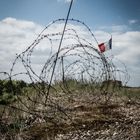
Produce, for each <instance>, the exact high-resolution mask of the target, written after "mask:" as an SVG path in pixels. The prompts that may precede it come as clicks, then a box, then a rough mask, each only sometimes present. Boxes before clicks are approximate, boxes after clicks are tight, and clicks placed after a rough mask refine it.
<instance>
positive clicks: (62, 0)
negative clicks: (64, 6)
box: [57, 0, 74, 3]
mask: <svg viewBox="0 0 140 140" xmlns="http://www.w3.org/2000/svg"><path fill="white" fill-rule="evenodd" d="M57 1H58V2H65V3H70V2H71V0H57ZM73 1H74V0H73Z"/></svg>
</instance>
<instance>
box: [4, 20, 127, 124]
mask: <svg viewBox="0 0 140 140" xmlns="http://www.w3.org/2000/svg"><path fill="white" fill-rule="evenodd" d="M65 20H66V19H58V20H55V21H53V22H52V23H50V24H49V25H48V26H46V27H45V29H44V30H43V31H42V32H41V33H40V34H39V35H38V37H37V38H36V39H35V40H34V42H33V43H32V44H31V45H30V46H28V47H27V49H26V50H25V51H23V52H22V53H20V54H18V55H17V56H16V58H15V60H14V62H13V65H12V67H11V70H10V73H7V72H1V74H4V75H7V78H8V79H9V80H11V81H12V80H13V79H15V78H16V77H18V76H23V77H24V79H26V80H27V82H29V83H32V88H33V89H34V92H33V93H31V91H26V93H24V94H25V96H24V97H23V96H21V95H20V96H19V95H16V97H17V102H19V104H18V105H17V103H16V104H12V105H8V106H7V107H10V108H12V109H14V110H18V111H20V112H24V113H27V114H31V115H33V116H35V117H38V118H43V120H45V121H46V122H47V121H48V120H52V117H53V119H55V120H56V121H58V120H59V118H58V117H60V116H61V117H62V118H63V117H64V116H65V117H66V116H67V117H68V118H69V116H68V114H67V113H66V112H65V107H64V105H66V104H65V103H63V104H64V105H62V102H61V101H60V102H59V99H58V98H57V99H56V98H55V97H58V96H62V95H63V93H67V94H76V93H77V87H79V89H80V92H90V93H92V92H94V91H95V89H98V90H99V91H106V92H108V89H109V90H110V88H108V87H109V84H110V81H112V82H114V81H121V82H122V83H123V84H124V85H125V84H126V83H127V82H128V73H127V70H126V68H125V65H123V64H122V66H123V67H124V69H123V70H120V69H118V68H117V67H116V66H115V65H114V63H113V61H114V60H113V58H110V57H107V56H105V54H104V53H101V52H100V51H99V50H98V48H96V46H95V45H96V40H95V39H96V38H95V36H94V34H93V33H92V31H91V29H90V28H89V27H88V26H87V25H86V24H85V23H83V22H81V21H79V20H76V19H68V22H69V24H68V25H67V29H66V30H65V32H64V38H63V43H62V46H61V48H60V50H59V51H58V49H57V48H58V43H59V42H60V38H61V36H62V31H61V30H60V31H54V30H52V29H53V28H55V27H56V26H60V27H61V25H63V22H65ZM74 24H76V25H77V24H78V25H80V26H77V27H78V28H80V27H82V28H84V32H83V33H82V32H81V31H79V30H77V28H75V26H74ZM44 46H46V47H44ZM40 50H41V52H42V54H43V55H42V56H43V57H42V58H41V57H40V56H39V55H37V53H38V51H40ZM35 55H37V56H38V61H39V62H38V63H39V65H38V67H37V68H36V67H35V66H34V57H35ZM19 63H20V64H21V67H22V70H21V71H20V72H19V71H18V72H17V68H16V65H17V64H19ZM54 65H55V68H54ZM41 66H42V67H41ZM105 82H106V83H107V84H103V83H105ZM115 84H118V83H117V82H115ZM86 87H87V88H86ZM114 87H115V85H114V86H113V88H114ZM11 88H12V82H11ZM86 89H88V90H86ZM85 90H86V91H85ZM112 90H113V89H112ZM12 92H14V90H12ZM59 113H60V114H59ZM58 114H59V115H58ZM25 116H26V115H25ZM65 117H64V118H65ZM70 120H71V118H70ZM53 121H54V120H53Z"/></svg>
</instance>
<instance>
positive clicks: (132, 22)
mask: <svg viewBox="0 0 140 140" xmlns="http://www.w3.org/2000/svg"><path fill="white" fill-rule="evenodd" d="M137 22H138V20H136V19H131V20H129V21H128V23H129V24H135V23H137Z"/></svg>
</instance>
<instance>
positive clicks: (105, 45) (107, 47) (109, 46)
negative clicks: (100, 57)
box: [98, 38, 112, 53]
mask: <svg viewBox="0 0 140 140" xmlns="http://www.w3.org/2000/svg"><path fill="white" fill-rule="evenodd" d="M98 47H99V49H100V52H101V53H103V52H105V51H107V50H110V49H112V38H111V39H110V40H109V41H108V42H105V43H101V44H99V45H98Z"/></svg>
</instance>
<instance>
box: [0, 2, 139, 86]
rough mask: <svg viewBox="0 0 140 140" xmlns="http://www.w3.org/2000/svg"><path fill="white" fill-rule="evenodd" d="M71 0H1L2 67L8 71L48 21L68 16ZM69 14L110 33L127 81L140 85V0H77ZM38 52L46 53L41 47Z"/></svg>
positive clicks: (95, 30)
mask: <svg viewBox="0 0 140 140" xmlns="http://www.w3.org/2000/svg"><path fill="white" fill-rule="evenodd" d="M69 1H70V0H0V71H7V72H8V71H9V70H10V68H11V65H12V64H11V63H12V62H13V60H14V58H15V56H16V53H20V52H22V51H23V50H25V49H26V48H27V47H28V46H29V45H30V44H31V43H32V42H33V40H34V39H35V38H36V37H37V35H38V34H39V33H40V32H41V30H42V29H43V28H44V27H45V26H46V25H47V24H49V23H50V22H51V21H52V20H55V19H58V18H65V17H66V14H67V10H68V7H69ZM70 18H75V19H79V20H81V21H83V22H85V23H86V24H87V25H88V26H89V27H90V28H91V30H92V31H93V32H94V33H95V34H102V35H103V34H104V33H105V32H109V33H111V34H112V38H113V46H112V48H113V49H112V50H111V51H110V53H111V54H112V55H114V57H115V58H117V59H119V60H121V61H122V62H123V63H125V64H126V67H127V70H128V72H129V74H130V77H131V79H130V81H129V83H128V85H131V86H140V0H74V3H73V7H72V9H71V13H70ZM75 26H76V25H75ZM81 30H82V29H81ZM38 53H39V55H44V53H43V52H42V51H41V48H40V50H39V49H38ZM34 63H35V62H34Z"/></svg>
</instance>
